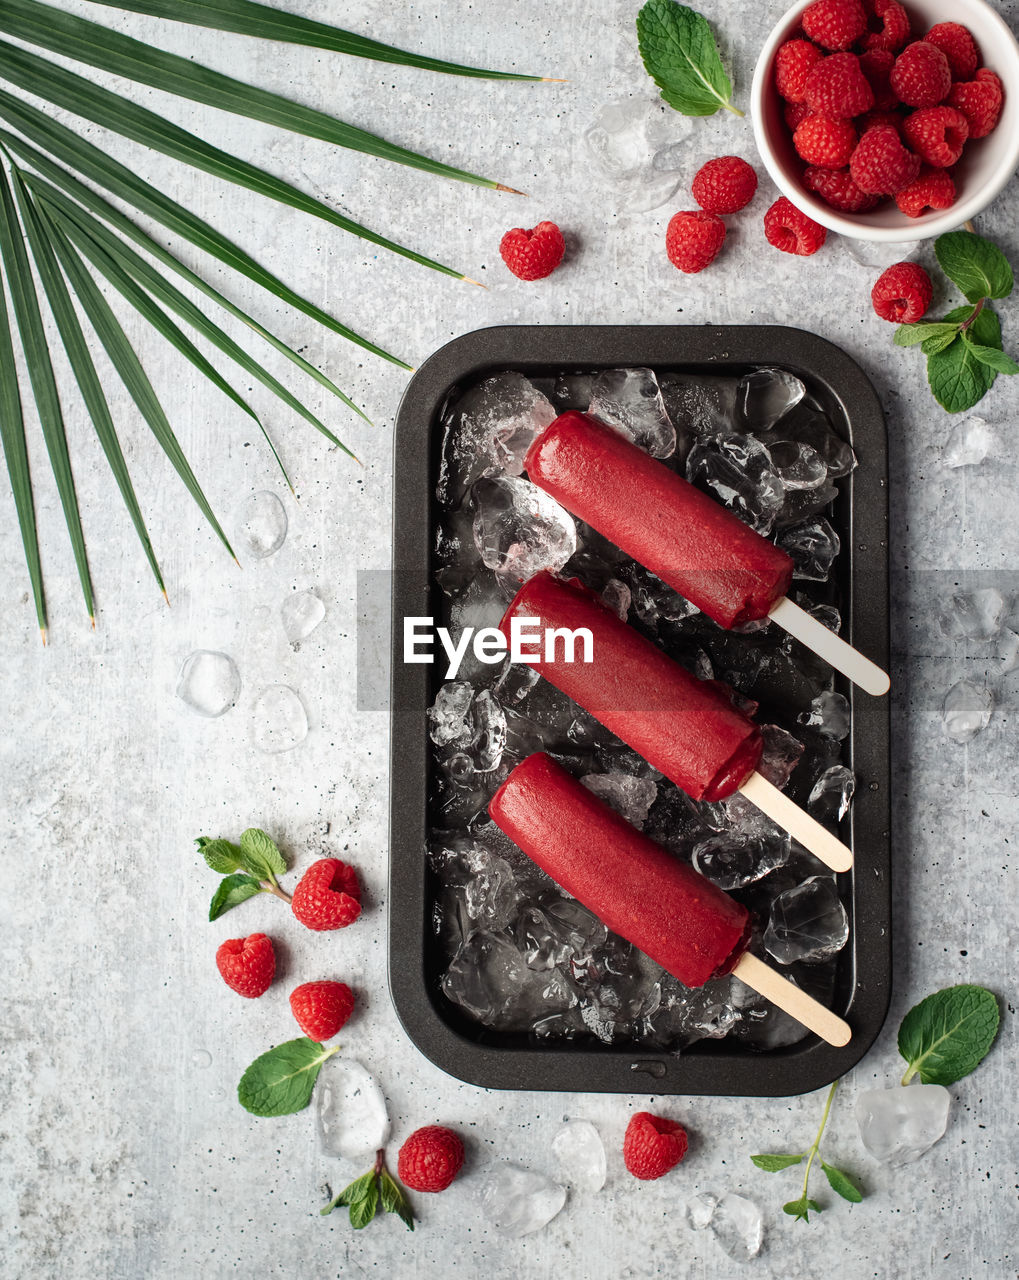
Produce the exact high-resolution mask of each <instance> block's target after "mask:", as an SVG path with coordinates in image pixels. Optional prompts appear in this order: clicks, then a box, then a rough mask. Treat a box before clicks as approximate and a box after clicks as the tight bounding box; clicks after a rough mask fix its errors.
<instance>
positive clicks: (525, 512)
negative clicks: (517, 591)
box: [471, 476, 577, 582]
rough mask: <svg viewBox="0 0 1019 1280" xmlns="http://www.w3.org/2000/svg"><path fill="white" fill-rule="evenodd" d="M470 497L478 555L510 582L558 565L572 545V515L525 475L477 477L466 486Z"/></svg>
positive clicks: (574, 545)
mask: <svg viewBox="0 0 1019 1280" xmlns="http://www.w3.org/2000/svg"><path fill="white" fill-rule="evenodd" d="M471 502H472V504H473V507H474V513H475V514H474V541H475V543H476V545H477V548H478V550H479V551H480V552H481V559H482V561H483V562H484V563H485V565H486V566H487V567H488V568H489V569H494V570H495V571H496V572H497V573H500V574H503V575H505V576H506V577H507V578H510V579H512V580H513V581H514V582H523V581H525V579H527V578H530V577H532V576H533V575H534V574H536V573H538V572H539V571H540V570H541V569H551V570H552V571H553V572H555V571H556V570H558V569H561V568H562V567H563V565H564V564H565V563H566V561H567V560H569V558H570V556H572V555H573V553H574V552H575V551H576V549H577V526H576V524H575V523H574V521H573V517H572V516H571V515H570V514H569V512H568V511H566V510H564V508H562V507H561V506H560V505H559V503H558V502H556V500H555V499H554V498H550V497H549V496H548V494H547V493H544V492H542V490H541V489H539V488H538V487H537V486H536V485H533V484H531V482H530V481H529V480H521V479H520V478H519V477H516V476H493V477H487V478H483V479H481V480H478V481H477V482H476V483H475V484H474V486H473V488H472V489H471Z"/></svg>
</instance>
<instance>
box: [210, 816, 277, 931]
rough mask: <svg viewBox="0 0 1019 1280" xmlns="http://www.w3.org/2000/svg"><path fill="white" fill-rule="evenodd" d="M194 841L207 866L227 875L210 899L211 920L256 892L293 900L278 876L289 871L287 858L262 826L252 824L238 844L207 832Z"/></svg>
mask: <svg viewBox="0 0 1019 1280" xmlns="http://www.w3.org/2000/svg"><path fill="white" fill-rule="evenodd" d="M195 844H196V845H197V846H198V852H199V853H200V854H201V855H202V857H203V859H204V860H205V864H206V866H208V867H209V868H210V870H212V871H216V872H218V873H219V874H220V875H222V876H223V877H224V879H223V880H221V881H220V883H219V887H218V888H217V889H216V892H215V893H214V894H213V895H212V901H211V902H210V903H209V919H210V920H218V919H219V917H220V916H221V915H223V914H224V913H225V912H227V911H230V910H231V909H232V908H233V907H236V906H239V905H240V904H241V903H242V902H247V900H248V899H249V898H253V897H254V896H255V894H257V893H271V894H273V895H274V896H275V897H277V898H282V899H283V901H284V902H286V903H289V902H290V894H289V893H287V892H286V891H285V890H283V889H281V888H280V885H279V881H278V880H277V879H276V877H277V876H281V875H283V874H284V873H285V872H286V870H287V863H286V859H285V858H284V857H283V854H282V853H281V852H280V850H279V846H278V845H277V844H276V842H275V840H273V839H272V837H271V836H268V835H267V834H266V833H265V832H264V831H262V830H261V829H260V828H258V827H249V828H248V829H247V831H245V832H244V833H243V834H242V836H241V838H240V843H239V844H234V843H232V841H230V840H222V839H210V838H209V837H208V836H199V837H198V838H197V839H196V840H195Z"/></svg>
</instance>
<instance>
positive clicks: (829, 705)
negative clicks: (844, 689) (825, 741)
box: [796, 690, 851, 742]
mask: <svg viewBox="0 0 1019 1280" xmlns="http://www.w3.org/2000/svg"><path fill="white" fill-rule="evenodd" d="M796 723H797V724H802V725H805V726H806V727H807V728H808V729H816V730H817V731H818V733H823V734H824V735H825V737H826V738H834V739H835V741H836V742H841V741H842V739H843V738H845V737H846V736H847V735H848V733H849V727H850V724H851V713H850V708H849V700H848V698H846V697H844V696H843V695H842V694H841V693H832V692H831V691H830V690H825V691H824V692H822V693H819V694H818V695H817V697H816V698H814V699H813V701H812V702H811V704H810V710H809V711H801V712H800V714H799V715H798V716H797V717H796Z"/></svg>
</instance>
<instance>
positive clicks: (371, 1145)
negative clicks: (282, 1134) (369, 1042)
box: [315, 1057, 389, 1160]
mask: <svg viewBox="0 0 1019 1280" xmlns="http://www.w3.org/2000/svg"><path fill="white" fill-rule="evenodd" d="M315 1106H316V1110H317V1113H318V1135H319V1142H320V1145H321V1147H322V1150H323V1151H324V1152H325V1153H326V1155H330V1156H340V1157H341V1158H342V1159H344V1160H360V1159H362V1158H364V1157H366V1156H369V1155H374V1154H375V1152H376V1151H378V1149H379V1148H380V1147H384V1146H385V1145H386V1142H387V1141H388V1139H389V1112H388V1110H387V1108H386V1099H385V1095H384V1094H383V1092H382V1090H381V1089H380V1088H379V1085H378V1082H377V1081H376V1079H375V1077H374V1076H373V1075H372V1074H371V1072H370V1071H368V1070H367V1069H366V1068H365V1067H363V1066H362V1065H361V1063H360V1062H355V1061H354V1060H353V1059H352V1058H338V1057H332V1058H330V1059H329V1060H328V1061H327V1062H326V1063H325V1064H324V1065H323V1067H322V1070H321V1072H320V1073H319V1077H318V1081H317V1082H316V1085H315Z"/></svg>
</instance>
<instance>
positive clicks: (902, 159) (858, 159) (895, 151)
mask: <svg viewBox="0 0 1019 1280" xmlns="http://www.w3.org/2000/svg"><path fill="white" fill-rule="evenodd" d="M849 172H850V173H851V174H852V175H853V181H854V182H855V183H856V185H857V186H858V187H860V188H861V190H863V191H866V192H869V194H870V195H874V196H892V195H894V194H895V193H896V191H901V190H902V188H903V187H908V186H909V184H910V183H911V182H915V181H916V179H917V176H918V175H919V173H920V157H919V156H915V155H913V153H912V152H911V151H907V150H906V148H905V147H904V146H903V145H902V139H901V138H900V137H899V135H898V134H897V133H896V131H895V130H894V129H893V128H892V126H891V125H888V124H879V125H877V127H876V128H874V129H868V130H867V132H866V133H865V134H864V135H863V137H862V138H861V139H860V141H859V142H858V143H857V144H856V150H855V151H854V152H853V158H852V160H850V162H849Z"/></svg>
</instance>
